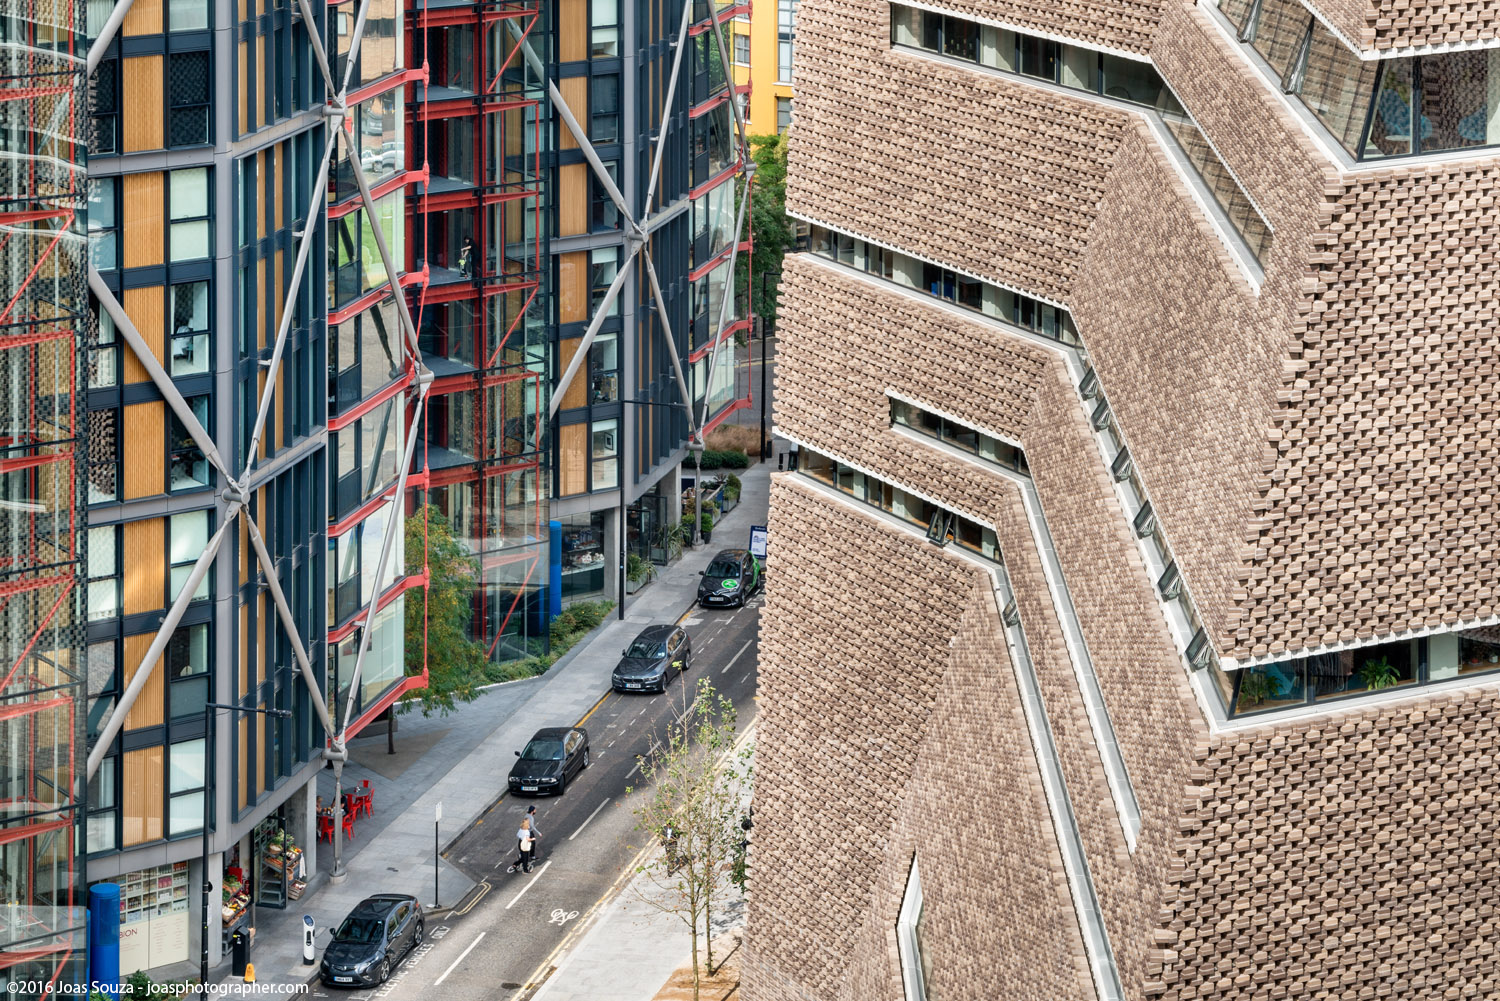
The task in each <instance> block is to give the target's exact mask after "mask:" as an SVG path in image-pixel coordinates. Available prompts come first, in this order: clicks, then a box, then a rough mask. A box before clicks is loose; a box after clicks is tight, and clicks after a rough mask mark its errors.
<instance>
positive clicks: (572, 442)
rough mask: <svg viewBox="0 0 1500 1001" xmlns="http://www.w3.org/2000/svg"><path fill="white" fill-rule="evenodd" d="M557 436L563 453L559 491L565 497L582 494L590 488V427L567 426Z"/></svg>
mask: <svg viewBox="0 0 1500 1001" xmlns="http://www.w3.org/2000/svg"><path fill="white" fill-rule="evenodd" d="M557 434H558V439H559V444H560V446H561V448H560V449H559V451H561V452H562V459H561V468H560V470H559V472H560V474H561V477H560V482H559V489H560V490H561V491H562V493H563V495H564V496H567V495H568V494H581V493H583V492H584V491H585V490H587V489H588V486H589V479H588V469H589V454H588V450H589V426H588V425H587V424H567V425H564V426H563V427H561V428H559V429H558V432H557Z"/></svg>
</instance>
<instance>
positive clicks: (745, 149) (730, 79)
mask: <svg viewBox="0 0 1500 1001" xmlns="http://www.w3.org/2000/svg"><path fill="white" fill-rule="evenodd" d="M708 20H709V23H711V24H712V25H713V26H714V41H715V43H716V44H717V46H718V49H719V65H720V66H721V67H723V69H724V79H725V82H726V83H728V85H729V112H730V114H732V115H734V134H735V135H736V136H737V137H738V138H739V143H738V145H739V148H740V159H741V161H742V162H746V163H748V162H749V160H750V137H749V136H747V135H745V120H744V118H743V117H741V115H740V96H739V95H738V94H736V93H735V92H734V72H733V70H731V69H730V66H732V65H733V64H732V63H730V61H729V49H728V47H726V46H725V44H724V28H723V26H722V25H721V24H719V15H718V12H717V11H715V12H714V13H713V15H711V16H710V17H709V19H708ZM745 197H746V198H749V197H750V193H749V192H748V191H746V192H745Z"/></svg>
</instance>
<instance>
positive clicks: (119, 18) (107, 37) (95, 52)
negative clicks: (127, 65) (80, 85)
mask: <svg viewBox="0 0 1500 1001" xmlns="http://www.w3.org/2000/svg"><path fill="white" fill-rule="evenodd" d="M134 2H135V0H119V2H118V3H116V4H115V6H114V8H113V9H112V10H110V12H109V17H107V18H105V20H104V26H103V27H101V28H100V29H99V35H98V37H96V38H95V39H94V43H93V44H92V45H90V46H89V57H88V72H89V76H93V75H94V70H96V69H98V68H99V64H100V63H101V62H103V61H104V53H105V52H106V51H107V50H108V49H109V45H110V43H111V42H113V41H114V40H115V35H117V34H118V33H119V31H120V25H122V24H124V23H125V15H126V14H129V13H130V5H131V4H132V3H134Z"/></svg>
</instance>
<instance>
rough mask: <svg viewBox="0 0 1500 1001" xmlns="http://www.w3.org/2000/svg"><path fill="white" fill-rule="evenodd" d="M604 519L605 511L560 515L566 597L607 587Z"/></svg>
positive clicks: (573, 596) (566, 598)
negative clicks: (564, 516)
mask: <svg viewBox="0 0 1500 1001" xmlns="http://www.w3.org/2000/svg"><path fill="white" fill-rule="evenodd" d="M604 520H605V514H604V512H602V511H595V512H592V513H590V514H575V515H571V516H569V517H566V518H562V519H560V521H561V524H562V596H563V600H564V601H567V600H570V599H574V598H578V597H580V596H582V595H586V594H596V593H598V592H600V591H603V590H604V582H605V577H604V574H605V569H606V568H607V567H608V566H609V564H610V558H609V554H608V553H606V552H605V551H604Z"/></svg>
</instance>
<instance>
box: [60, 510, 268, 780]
mask: <svg viewBox="0 0 1500 1001" xmlns="http://www.w3.org/2000/svg"><path fill="white" fill-rule="evenodd" d="M239 510H240V505H239V502H237V501H230V504H229V511H228V512H227V513H226V515H225V517H224V521H223V523H222V524H220V525H219V530H218V531H217V532H215V533H214V534H213V538H211V539H209V540H208V545H207V546H205V547H204V549H203V553H202V554H201V555H200V556H199V557H198V561H197V562H196V563H194V564H193V569H192V571H191V572H190V573H189V574H188V578H187V580H186V581H185V582H184V583H183V585H182V590H181V591H179V592H177V597H176V599H175V600H173V602H172V607H171V608H169V609H167V615H166V618H164V619H162V622H161V628H160V629H158V630H157V631H156V636H155V637H153V638H152V640H151V645H150V646H149V647H147V648H146V653H145V656H143V657H142V658H141V663H140V666H138V667H137V668H136V669H135V674H133V675H132V676H131V678H130V683H129V684H128V685H126V686H125V690H124V691H123V692H121V693H120V701H119V702H117V703H116V704H115V708H114V709H113V711H111V712H110V714H109V719H108V720H106V721H105V723H104V727H103V728H102V729H101V730H100V731H99V736H98V737H97V738H96V739H95V741H94V747H93V749H92V750H91V751H89V761H88V778H89V779H92V778H93V777H94V773H95V772H97V771H98V770H99V765H100V764H101V763H102V762H103V761H104V758H105V755H106V754H108V752H109V745H110V744H112V743H114V740H115V737H116V736H118V735H119V733H120V728H121V727H122V726H124V725H125V716H126V715H127V714H128V713H129V712H130V707H131V706H133V705H135V700H136V698H137V697H138V696H139V695H140V694H141V691H142V690H143V689H145V687H146V682H147V681H149V680H151V672H152V671H153V670H154V669H155V668H156V664H157V661H159V660H161V655H162V652H163V651H164V650H166V648H167V643H168V642H169V641H170V640H171V639H172V634H173V633H174V632H176V631H177V624H178V623H179V622H181V621H182V616H183V613H184V612H186V611H187V606H188V603H189V602H190V601H192V600H193V592H194V591H196V590H198V585H199V584H201V583H203V578H204V577H205V576H206V575H207V574H208V568H209V565H210V564H212V563H213V561H214V559H215V557H217V556H218V555H219V547H220V546H222V545H223V544H224V537H225V534H226V533H227V532H228V531H229V526H230V525H233V524H234V517H235V515H236V514H238V513H239Z"/></svg>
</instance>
